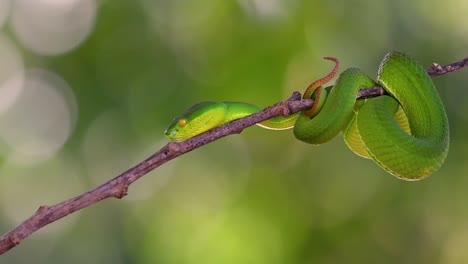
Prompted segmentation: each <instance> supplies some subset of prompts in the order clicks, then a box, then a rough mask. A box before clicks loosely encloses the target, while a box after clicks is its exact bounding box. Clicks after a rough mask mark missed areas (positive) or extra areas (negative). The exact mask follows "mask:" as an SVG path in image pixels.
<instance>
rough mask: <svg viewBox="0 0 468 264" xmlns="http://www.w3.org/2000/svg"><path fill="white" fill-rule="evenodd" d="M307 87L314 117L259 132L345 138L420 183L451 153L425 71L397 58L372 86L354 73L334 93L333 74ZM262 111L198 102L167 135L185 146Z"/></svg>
mask: <svg viewBox="0 0 468 264" xmlns="http://www.w3.org/2000/svg"><path fill="white" fill-rule="evenodd" d="M328 59H331V60H333V61H335V62H336V66H335V68H334V70H333V71H332V72H331V73H330V74H329V75H327V76H326V77H324V78H322V79H320V80H318V81H316V82H314V83H313V84H311V85H310V86H309V87H308V89H307V90H306V91H305V92H304V96H305V98H313V99H314V106H313V107H312V109H310V110H307V111H303V112H300V113H299V114H296V115H292V116H290V117H287V118H282V117H276V118H273V119H270V120H267V121H265V122H262V123H260V124H259V125H260V126H262V127H264V128H267V129H276V130H278V129H288V128H291V127H293V128H294V136H295V137H296V138H297V139H299V140H301V141H304V142H306V143H310V144H315V145H318V144H322V143H325V142H327V141H329V140H331V139H332V138H334V137H335V136H336V135H337V134H339V133H340V132H342V134H343V138H344V140H345V142H346V144H347V145H348V147H349V148H350V149H351V150H352V151H353V152H354V153H356V154H357V155H359V156H362V157H365V158H370V159H372V160H374V161H375V162H376V163H377V164H378V165H379V166H380V167H382V168H383V169H384V170H386V171H387V172H388V173H390V174H392V175H394V176H396V177H398V178H400V179H404V180H419V179H422V178H424V177H426V176H428V175H430V174H432V173H433V172H435V171H436V170H438V169H439V168H440V167H441V165H442V164H443V162H444V160H445V158H446V156H447V153H448V148H449V125H448V120H447V115H446V113H445V109H444V106H443V104H442V101H441V99H440V97H439V95H438V93H437V90H436V88H435V86H434V84H433V82H432V80H431V79H430V77H429V76H428V74H427V73H426V71H425V69H424V68H423V67H422V66H421V65H420V64H419V63H417V62H416V60H414V59H413V58H411V57H409V56H407V55H406V54H403V53H400V52H392V53H389V54H387V55H386V56H385V57H384V59H383V61H382V62H381V64H380V66H379V70H378V74H377V78H376V80H373V79H372V78H371V77H369V76H368V75H367V74H365V73H364V72H362V71H361V70H359V69H357V68H349V69H347V70H345V71H344V72H342V73H341V74H340V76H339V77H338V79H337V81H336V83H335V85H334V86H330V87H327V88H323V87H322V85H323V84H324V83H326V82H327V81H328V80H330V79H331V78H332V77H333V76H334V74H335V73H336V71H337V70H338V61H337V60H336V59H334V58H328ZM375 86H381V87H383V88H384V89H385V91H386V92H387V94H388V95H384V96H379V97H375V98H368V99H365V100H364V99H360V100H356V95H357V93H358V91H359V90H360V89H365V88H370V87H375ZM259 110H260V108H258V107H257V106H254V105H252V104H247V103H242V102H202V103H199V104H196V105H194V106H193V107H191V108H190V109H188V110H187V111H186V112H184V113H183V114H182V115H180V116H178V117H177V118H175V119H174V121H173V122H172V123H171V124H170V126H169V127H168V129H167V130H166V132H165V133H166V135H167V136H168V137H169V139H171V140H185V139H188V138H191V137H193V136H195V135H198V134H200V133H202V132H205V131H207V130H209V129H212V128H214V127H217V126H220V125H222V124H225V123H227V122H230V121H233V120H235V119H238V118H242V117H244V116H247V115H250V114H252V113H254V112H257V111H259Z"/></svg>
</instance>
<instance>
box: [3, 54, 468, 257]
mask: <svg viewBox="0 0 468 264" xmlns="http://www.w3.org/2000/svg"><path fill="white" fill-rule="evenodd" d="M467 66H468V58H465V59H463V60H461V61H459V62H455V63H452V64H449V65H446V66H440V65H439V64H436V63H434V64H432V65H431V66H430V67H429V68H428V69H427V72H428V73H429V75H431V76H437V75H442V74H445V73H449V72H452V71H456V70H459V69H461V68H463V67H467ZM383 94H385V90H383V88H381V87H373V88H370V89H365V90H361V91H360V92H359V94H358V96H357V98H358V99H360V98H369V97H375V96H380V95H383ZM312 104H313V100H312V99H301V95H300V93H299V92H294V93H293V95H292V96H291V97H290V98H289V99H288V100H286V101H281V102H279V103H276V104H275V105H273V106H270V107H267V108H265V109H264V110H263V111H261V112H258V113H255V114H253V115H250V116H247V117H245V118H241V119H238V120H235V121H233V122H231V123H228V124H225V125H223V126H221V127H218V128H215V129H212V130H210V131H207V132H205V133H203V134H200V135H198V136H196V137H194V138H191V139H189V140H187V141H183V142H170V143H168V144H167V145H165V146H164V147H162V148H161V149H160V150H158V151H157V152H156V153H154V154H153V155H151V156H150V157H148V158H147V159H145V160H144V161H142V162H140V163H138V164H137V165H135V166H134V167H132V168H130V169H128V170H127V171H125V172H123V173H121V174H120V175H118V176H116V177H115V178H113V179H111V180H109V181H107V182H105V183H103V184H101V185H100V186H98V187H96V188H94V189H92V190H89V191H87V192H85V193H82V194H80V195H77V196H75V197H73V198H70V199H68V200H65V201H63V202H61V203H58V204H55V205H52V206H45V205H43V206H40V207H39V209H38V210H37V211H36V212H35V213H34V214H33V215H32V216H31V217H29V218H28V219H26V220H25V221H24V222H22V223H21V224H20V225H18V226H17V227H15V228H13V229H11V230H10V231H8V232H7V233H5V234H4V235H2V236H1V237H0V254H3V253H5V252H7V251H8V250H10V249H12V248H13V247H15V246H16V245H18V244H19V243H20V242H21V241H22V240H23V239H25V238H27V237H28V236H30V235H31V234H32V233H34V232H36V231H37V230H39V229H40V228H42V227H44V226H46V225H48V224H50V223H52V222H55V221H57V220H59V219H61V218H63V217H65V216H67V215H69V214H71V213H73V212H76V211H78V210H81V209H83V208H85V207H88V206H90V205H92V204H95V203H97V202H99V201H101V200H104V199H107V198H110V197H114V198H119V199H120V198H122V197H124V196H125V195H127V190H128V187H129V186H130V184H132V183H133V182H134V181H136V180H138V179H139V178H140V177H142V176H143V175H145V174H146V173H148V172H150V171H152V170H154V169H155V168H157V167H159V166H161V165H162V164H164V163H166V162H168V161H170V160H172V159H174V158H176V157H178V156H180V155H183V154H185V153H187V152H190V151H192V150H194V149H197V148H199V147H201V146H203V145H206V144H208V143H210V142H212V141H215V140H217V139H220V138H222V137H225V136H227V135H230V134H238V133H241V132H242V131H243V130H244V129H245V128H247V127H249V126H252V125H254V124H256V123H259V122H261V121H264V120H267V119H270V118H272V117H275V116H288V115H291V114H293V113H296V112H299V111H302V110H305V109H308V108H310V107H311V106H312Z"/></svg>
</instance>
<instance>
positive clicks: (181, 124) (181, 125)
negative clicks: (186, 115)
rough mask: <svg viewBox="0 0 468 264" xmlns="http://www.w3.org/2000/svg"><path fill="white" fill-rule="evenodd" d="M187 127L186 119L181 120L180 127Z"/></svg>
mask: <svg viewBox="0 0 468 264" xmlns="http://www.w3.org/2000/svg"><path fill="white" fill-rule="evenodd" d="M185 125H187V120H185V119H181V120H179V126H180V127H184V126H185Z"/></svg>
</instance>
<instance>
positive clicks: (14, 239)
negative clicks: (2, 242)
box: [10, 233, 22, 246]
mask: <svg viewBox="0 0 468 264" xmlns="http://www.w3.org/2000/svg"><path fill="white" fill-rule="evenodd" d="M21 240H22V239H21V238H19V237H18V234H16V233H13V234H12V235H11V236H10V242H11V243H12V244H13V245H15V246H16V245H18V244H19V243H20V242H21Z"/></svg>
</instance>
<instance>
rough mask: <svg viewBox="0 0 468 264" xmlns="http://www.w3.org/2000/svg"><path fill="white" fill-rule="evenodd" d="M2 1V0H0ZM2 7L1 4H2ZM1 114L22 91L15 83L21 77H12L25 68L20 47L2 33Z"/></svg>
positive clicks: (0, 64)
mask: <svg viewBox="0 0 468 264" xmlns="http://www.w3.org/2000/svg"><path fill="white" fill-rule="evenodd" d="M0 2H1V0H0ZM0 8H1V4H0ZM0 58H2V59H1V60H0V115H1V114H2V113H3V112H4V111H6V110H7V109H8V108H9V107H10V106H11V105H12V104H13V103H14V101H15V100H16V97H17V96H18V94H19V93H20V92H21V87H22V85H21V84H19V83H13V82H18V81H21V80H22V79H21V78H16V79H14V80H11V77H12V76H13V75H15V74H17V73H18V72H21V70H22V69H23V60H22V58H21V55H20V54H19V51H18V49H17V48H16V47H15V46H14V45H13V43H11V41H10V40H9V39H8V38H7V37H5V36H3V35H2V34H0Z"/></svg>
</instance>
